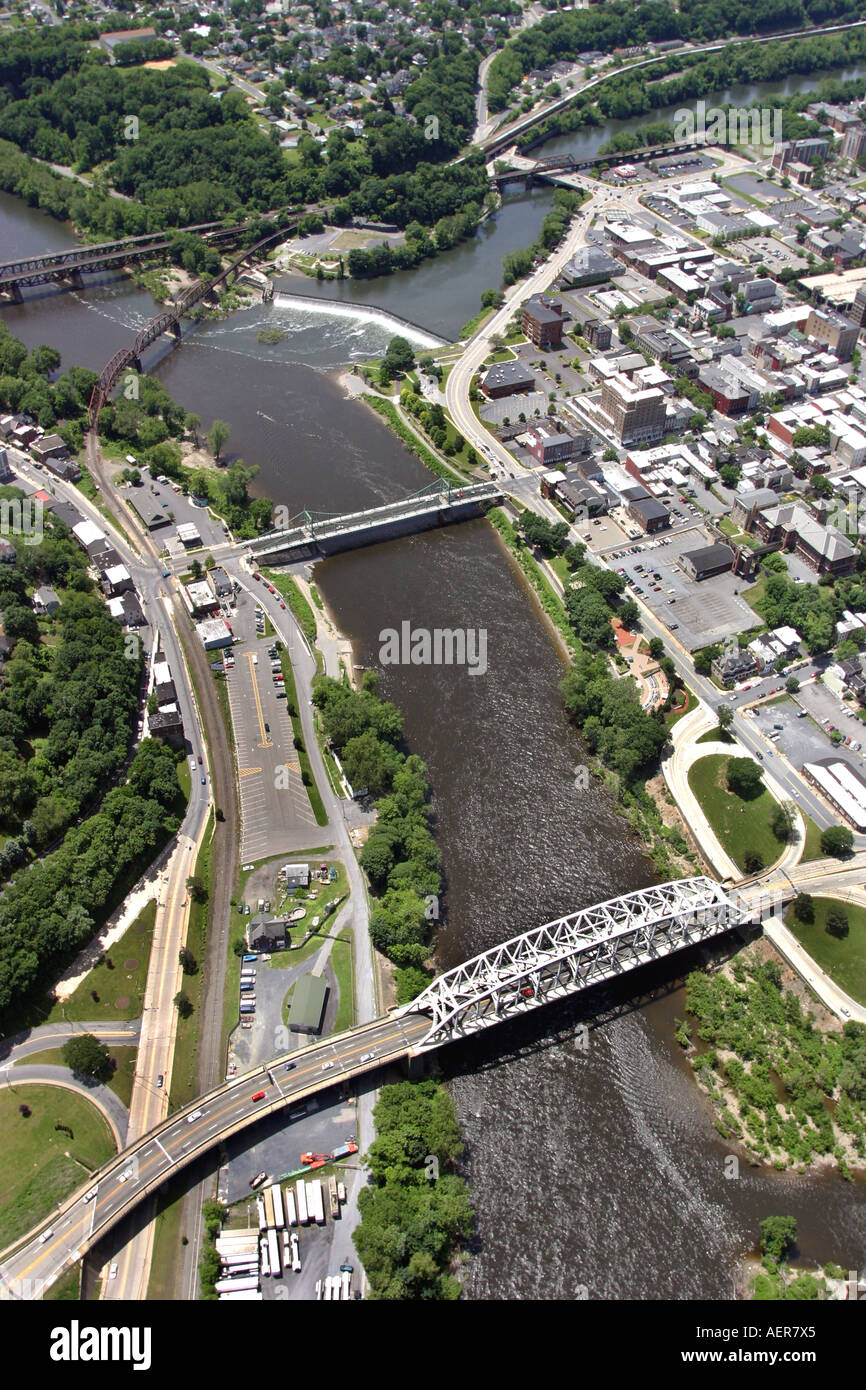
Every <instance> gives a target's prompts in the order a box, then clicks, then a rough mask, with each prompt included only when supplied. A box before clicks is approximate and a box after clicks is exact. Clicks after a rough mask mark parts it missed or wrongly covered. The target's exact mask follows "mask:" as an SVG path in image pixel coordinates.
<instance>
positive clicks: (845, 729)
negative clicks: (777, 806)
mask: <svg viewBox="0 0 866 1390" xmlns="http://www.w3.org/2000/svg"><path fill="white" fill-rule="evenodd" d="M793 703H794V702H793V701H791V702H787V701H786V703H785V704H784V705H777V706H774V707H773V708H774V709H780V710H782V711H783V714H782V715H780V716H777V718H780V719H781V720H782V721H783V722H784V723H785V730H784V732H783V733H781V734H780V736H779V745H780V747H781V748H782V749H783V751H784V752H785V754H786V756H787V757H789V758H790V760H791V762H792V763H793V764H794V766H795V767H798V768H799V767H802V766H803V763H808V762H815V761H816V760H818V759H819V758H828V757H830V756H831V755H833V756H838V758H839V761H840V762H844V763H848V764H849V765H850V766H851V768H852V769H853V770H854V771H856V772H857V773H858V774H859V775H860V776H861V777H862V775H863V772H864V761H866V759H864V749H862V748H861V749H859V750H858V749H855V748H854V744H855V743H862V744H864V745H866V729H864V727H863V724H862V722H861V721H860V720H859V719H858V718H857V716H856V714H855V713H854V712H853V711H851V710H850V708H849V706H847V705H844V704H843V703H842V701H841V700H839V699H838V698H837V697H836V696H835V695H834V694H833V692H832V690H828V689H827V687H826V685H823V684H821V683H820V682H812V683H811V684H810V685H804V686H801V688H800V690H799V691H798V692H797V696H796V703H797V705H798V706H800V707H801V708H803V709H804V710H806V711H808V714H809V718H808V719H797V717H796V710H794V711H793V713H792V714H791V715H790V718H789V717H788V706H789V704H790V705H793ZM825 719H826V720H827V721H828V723H827V724H825V723H824V722H823V721H824V720H825ZM761 722H762V724H763V722H764V721H761ZM831 724H833V725H835V726H836V728H837V729H838V730H839V732H840V733H841V734H842V735H843V738H850V740H851V742H850V744H848V745H845V744H842V745H840V746H839V747H835V746H834V744H833V742H832V740H831V738H830V733H829V726H830V725H831Z"/></svg>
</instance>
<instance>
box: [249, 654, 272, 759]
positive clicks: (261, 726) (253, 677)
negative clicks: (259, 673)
mask: <svg viewBox="0 0 866 1390" xmlns="http://www.w3.org/2000/svg"><path fill="white" fill-rule="evenodd" d="M247 661H248V662H249V663H250V679H251V680H252V683H253V698H254V699H255V702H256V710H257V712H258V716H259V732H260V733H261V736H262V741H261V743H260V744H259V747H260V748H271V747H272V744H271V740H270V739H269V738H268V736H267V734H266V733H265V716H264V715H263V714H262V700H261V696H260V695H259V683H258V681H257V680H256V666H255V660H254V653H253V652H247Z"/></svg>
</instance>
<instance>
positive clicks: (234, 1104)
mask: <svg viewBox="0 0 866 1390" xmlns="http://www.w3.org/2000/svg"><path fill="white" fill-rule="evenodd" d="M760 912H761V908H760V903H759V904H757V905H755V906H749V905H748V904H746V903H745V902H744V900H743V899H742V898H740V897H737V896H735V895H729V894H728V893H727V892H726V891H725V889H724V888H722V887H721V886H720V885H719V884H718V883H716V882H714V880H713V879H710V878H705V877H697V878H688V879H681V880H679V881H677V882H674V883H664V884H660V885H659V886H658V887H655V888H645V889H641V890H640V891H639V892H636V893H627V894H626V895H625V896H624V897H620V898H612V899H610V901H608V902H603V903H598V904H597V905H596V906H594V907H588V908H583V909H582V910H581V911H580V912H573V913H570V914H569V915H568V916H566V917H560V918H559V919H558V920H557V921H555V922H548V923H546V924H545V925H544V926H542V927H535V928H533V929H532V930H531V931H528V932H525V933H523V935H521V936H516V937H514V938H513V939H512V940H510V941H506V942H503V943H502V945H500V946H496V947H494V948H493V950H490V951H485V952H483V953H482V954H481V955H478V956H475V957H474V958H473V959H472V960H468V961H466V962H465V963H464V964H463V965H460V966H458V967H457V968H456V969H455V970H449V971H446V973H445V974H444V975H440V976H439V978H438V979H436V980H434V981H433V982H432V984H431V985H430V986H429V987H428V988H427V989H426V990H425V991H424V992H423V994H421V995H419V996H418V998H417V999H415V1000H413V1001H412V1003H411V1004H407V1005H405V1006H404V1007H403V1008H401V1009H397V1010H395V1011H393V1012H392V1013H391V1014H389V1015H387V1016H386V1017H384V1018H379V1019H375V1020H374V1021H373V1022H372V1023H364V1024H360V1025H358V1026H357V1027H355V1028H353V1029H351V1030H350V1031H349V1032H347V1033H341V1034H338V1035H337V1036H335V1037H331V1038H326V1039H323V1040H322V1041H320V1042H315V1043H312V1044H310V1045H309V1046H307V1047H302V1048H299V1049H296V1050H294V1051H292V1052H288V1053H285V1054H283V1055H282V1056H279V1057H275V1058H274V1059H273V1060H272V1061H270V1062H268V1063H267V1064H266V1065H265V1066H259V1067H256V1068H254V1069H253V1070H252V1071H248V1072H245V1073H243V1074H242V1075H240V1076H234V1077H232V1078H231V1079H230V1080H228V1081H226V1082H223V1083H222V1084H221V1085H219V1086H216V1087H214V1089H213V1090H212V1091H209V1092H208V1093H207V1094H206V1095H203V1096H199V1097H198V1099H197V1100H194V1101H192V1102H191V1103H190V1104H189V1105H187V1106H185V1107H184V1108H183V1109H182V1110H178V1111H176V1112H175V1113H174V1114H172V1115H169V1116H168V1118H167V1119H165V1120H163V1121H162V1122H161V1123H160V1124H158V1125H157V1126H156V1127H155V1128H154V1129H152V1130H151V1131H150V1132H149V1133H148V1134H145V1135H143V1136H142V1137H141V1138H140V1139H138V1140H137V1141H136V1142H135V1143H133V1144H131V1145H129V1147H128V1148H126V1149H125V1150H124V1151H123V1153H121V1154H118V1155H117V1156H116V1157H115V1158H113V1159H112V1160H111V1161H110V1162H109V1163H106V1164H105V1165H103V1167H102V1168H100V1169H99V1170H98V1171H97V1172H95V1173H93V1174H92V1175H91V1176H90V1178H89V1179H88V1181H87V1183H86V1184H85V1186H84V1187H82V1188H80V1189H79V1190H78V1191H77V1192H75V1193H73V1194H72V1195H71V1196H70V1197H68V1198H67V1199H66V1201H65V1202H63V1203H61V1205H60V1207H59V1208H58V1209H57V1210H56V1211H54V1212H53V1213H52V1215H51V1216H50V1217H49V1218H48V1219H47V1220H45V1221H43V1222H42V1223H41V1225H40V1226H38V1227H36V1228H35V1229H34V1230H32V1231H31V1232H30V1233H29V1235H28V1236H27V1237H25V1238H24V1240H23V1241H19V1242H17V1243H16V1244H15V1245H14V1246H10V1247H9V1248H7V1249H6V1250H4V1251H2V1252H0V1260H2V1264H0V1298H25V1299H26V1298H38V1297H41V1295H42V1292H44V1290H45V1289H46V1288H47V1287H49V1286H50V1284H52V1283H53V1282H54V1280H55V1279H57V1278H58V1277H59V1276H60V1275H61V1274H62V1273H63V1272H64V1270H66V1269H68V1268H69V1267H70V1265H72V1264H74V1263H76V1262H77V1261H78V1260H79V1259H81V1257H82V1255H83V1254H84V1253H85V1252H86V1251H87V1250H88V1249H89V1248H90V1247H91V1246H92V1245H93V1244H94V1243H95V1242H96V1241H98V1240H100V1239H101V1238H102V1237H103V1236H104V1235H105V1234H106V1232H107V1231H109V1230H110V1229H111V1228H112V1227H113V1226H114V1225H115V1224H116V1223H117V1222H118V1221H120V1220H121V1219H122V1218H123V1217H124V1216H126V1215H127V1214H128V1213H129V1211H130V1210H131V1209H132V1208H133V1207H134V1206H136V1205H137V1204H138V1203H139V1202H140V1201H142V1200H143V1199H144V1198H145V1197H146V1196H148V1195H149V1194H150V1193H152V1192H154V1191H156V1189H157V1188H159V1187H160V1186H161V1184H162V1183H163V1182H164V1181H165V1179H166V1178H167V1177H169V1176H170V1175H172V1174H174V1173H175V1172H177V1171H178V1170H179V1169H180V1168H182V1167H183V1166H185V1165H186V1164H188V1163H190V1162H192V1160H193V1159H195V1158H197V1157H199V1156H200V1155H201V1154H203V1153H205V1152H207V1151H208V1150H209V1149H212V1148H214V1147H215V1146H216V1145H218V1144H220V1143H223V1142H224V1141H225V1140H226V1139H228V1138H229V1137H230V1136H231V1135H233V1134H236V1133H238V1132H239V1131H241V1130H243V1129H245V1128H247V1127H248V1126H249V1125H252V1124H254V1123H255V1122H256V1121H257V1120H260V1119H263V1118H265V1117H266V1116H270V1115H274V1114H277V1113H278V1112H285V1111H287V1112H288V1118H289V1119H290V1120H291V1119H293V1118H296V1117H297V1116H298V1114H305V1113H306V1111H305V1110H303V1109H302V1110H300V1112H298V1110H297V1109H296V1107H298V1106H299V1104H300V1103H301V1102H303V1101H304V1100H306V1099H308V1098H309V1097H311V1096H314V1095H317V1094H318V1093H319V1092H321V1091H323V1090H326V1089H328V1088H330V1087H332V1086H334V1085H335V1084H338V1083H341V1084H343V1085H344V1086H347V1085H348V1084H349V1083H350V1082H351V1081H352V1080H353V1079H354V1078H355V1077H358V1076H362V1075H364V1074H365V1073H367V1072H371V1071H374V1070H377V1069H378V1068H380V1067H382V1066H383V1065H384V1064H385V1063H390V1062H395V1061H399V1060H400V1059H401V1058H410V1057H413V1056H418V1055H420V1054H422V1053H425V1052H428V1051H430V1050H431V1049H432V1048H435V1047H439V1046H441V1045H443V1044H445V1043H448V1042H452V1041H456V1040H459V1039H461V1038H468V1037H471V1036H473V1035H474V1034H476V1033H479V1032H482V1031H483V1030H484V1029H486V1028H491V1027H494V1026H495V1025H496V1024H498V1023H501V1022H504V1021H505V1020H506V1019H514V1018H517V1017H519V1016H520V1015H521V1014H525V1013H528V1012H530V1011H532V1010H535V1009H539V1008H541V1007H542V1006H543V1005H545V1004H548V1003H552V1002H554V1001H556V1000H561V999H564V998H567V997H568V996H570V995H578V994H580V993H581V991H583V990H585V989H588V988H590V987H591V986H592V985H596V984H600V983H602V982H604V981H607V980H612V979H619V978H620V977H622V976H623V975H625V974H627V973H628V972H629V971H631V970H635V969H637V968H638V967H639V966H641V965H646V964H649V963H650V962H652V961H658V960H663V959H664V958H665V957H666V956H670V955H675V954H676V953H677V952H678V951H681V950H683V949H685V948H686V947H688V946H694V945H697V944H699V943H701V942H706V941H710V940H712V939H713V938H714V937H717V936H720V935H722V934H723V933H724V932H726V931H730V930H731V929H732V928H735V927H737V926H739V925H740V924H741V923H745V922H748V921H751V920H753V918H755V917H758V918H760ZM288 1063H291V1070H289V1071H287V1070H286V1066H287V1064H288Z"/></svg>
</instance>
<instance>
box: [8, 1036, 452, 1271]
mask: <svg viewBox="0 0 866 1390" xmlns="http://www.w3.org/2000/svg"><path fill="white" fill-rule="evenodd" d="M429 1027H430V1019H429V1018H428V1017H427V1016H426V1015H423V1014H421V1015H415V1014H407V1015H406V1016H405V1017H401V1018H396V1017H391V1018H384V1019H380V1020H378V1021H377V1022H375V1023H372V1024H368V1025H366V1026H363V1027H362V1028H360V1029H355V1030H353V1031H352V1032H350V1033H343V1034H340V1035H339V1036H338V1037H336V1038H332V1039H325V1040H324V1041H322V1042H319V1043H315V1044H313V1045H311V1046H310V1047H309V1048H308V1049H305V1050H304V1052H303V1053H302V1054H301V1055H300V1056H299V1055H298V1054H297V1053H295V1054H290V1055H289V1056H288V1057H287V1058H285V1059H284V1060H278V1061H277V1062H275V1063H274V1065H273V1067H272V1068H271V1069H270V1070H269V1071H268V1070H263V1069H261V1068H257V1069H256V1070H254V1071H252V1072H248V1073H244V1074H243V1075H241V1076H238V1077H234V1078H233V1079H232V1080H231V1081H229V1082H224V1083H223V1084H222V1085H221V1086H219V1087H218V1088H217V1089H216V1090H215V1091H212V1092H211V1093H210V1094H209V1095H208V1096H206V1097H202V1098H200V1099H199V1100H198V1101H197V1102H194V1103H193V1104H192V1105H190V1106H187V1107H186V1108H185V1109H184V1110H183V1111H180V1112H178V1113H177V1114H176V1115H174V1116H171V1117H170V1118H169V1119H168V1120H166V1121H164V1122H163V1123H162V1125H160V1126H159V1127H158V1129H157V1130H156V1131H152V1132H151V1133H150V1134H149V1135H146V1136H145V1137H144V1138H143V1139H141V1140H139V1141H138V1143H137V1144H136V1145H134V1146H133V1147H132V1148H131V1149H130V1150H127V1151H126V1152H125V1153H124V1154H122V1155H121V1156H120V1157H119V1158H118V1159H115V1160H113V1161H112V1163H111V1164H109V1165H107V1166H106V1168H104V1169H103V1170H102V1171H101V1176H100V1177H99V1178H98V1180H97V1182H96V1183H94V1184H93V1186H92V1187H91V1188H90V1189H86V1188H82V1189H79V1191H78V1192H77V1193H75V1194H74V1195H73V1196H72V1197H71V1198H69V1199H68V1201H67V1202H66V1203H64V1204H63V1207H62V1209H61V1210H60V1211H59V1212H58V1214H57V1215H56V1216H55V1217H53V1218H51V1219H50V1220H49V1221H46V1222H43V1223H42V1225H41V1227H40V1228H39V1230H38V1232H37V1233H36V1234H35V1235H33V1236H31V1237H30V1238H29V1239H28V1240H27V1242H26V1243H25V1244H24V1245H22V1246H21V1247H20V1248H19V1249H17V1250H16V1251H15V1252H14V1253H8V1254H6V1256H5V1258H4V1259H3V1264H2V1266H0V1296H2V1297H3V1298H22V1297H23V1298H32V1297H35V1296H38V1294H37V1293H36V1292H35V1291H36V1290H38V1289H39V1287H40V1285H41V1284H43V1283H44V1284H45V1285H47V1284H50V1283H51V1282H53V1280H55V1279H56V1278H57V1277H58V1276H59V1275H60V1274H61V1273H62V1272H63V1271H64V1269H66V1268H68V1267H69V1265H71V1264H73V1263H75V1262H76V1261H77V1260H78V1259H80V1258H81V1255H82V1253H83V1252H84V1251H85V1250H86V1249H87V1248H89V1246H90V1245H91V1244H92V1243H93V1242H94V1241H95V1240H97V1239H99V1238H100V1237H101V1236H102V1235H103V1234H105V1232H106V1231H108V1230H109V1229H110V1228H111V1227H112V1226H113V1225H114V1224H115V1223H116V1222H117V1221H118V1220H120V1219H122V1218H123V1217H124V1216H125V1215H126V1213H127V1212H128V1211H129V1210H130V1209H131V1208H132V1207H133V1206H134V1205H135V1204H136V1203H137V1202H139V1201H141V1200H142V1199H143V1198H144V1197H145V1196H146V1195H147V1194H148V1193H150V1192H151V1191H153V1190H154V1189H155V1188H156V1187H157V1186H158V1185H159V1183H161V1182H162V1181H163V1179H164V1178H166V1177H167V1176H168V1175H169V1174H170V1173H171V1172H172V1171H175V1170H177V1169H179V1168H180V1167H182V1166H183V1165H184V1164H185V1163H187V1162H189V1161H190V1160H191V1159H193V1158H194V1157H196V1156H197V1155H198V1154H200V1153H202V1152H203V1151H206V1150H208V1149H210V1148H212V1147H213V1146H214V1145H215V1144H217V1143H218V1142H219V1141H220V1140H221V1139H222V1138H225V1137H226V1136H228V1135H229V1134H232V1133H234V1132H236V1131H237V1130H239V1129H243V1128H244V1127H245V1126H247V1125H250V1124H254V1123H255V1122H256V1120H257V1119H258V1118H259V1117H260V1116H263V1115H269V1114H272V1113H273V1112H274V1111H275V1110H278V1109H281V1108H283V1107H286V1106H290V1105H291V1104H292V1102H293V1101H294V1100H296V1099H297V1100H299V1099H301V1098H302V1097H303V1096H305V1095H306V1094H309V1093H314V1092H316V1091H319V1090H322V1089H324V1088H326V1087H330V1085H332V1084H334V1083H337V1082H340V1081H341V1080H344V1079H346V1078H347V1077H350V1076H355V1075H360V1074H363V1073H365V1072H367V1071H371V1070H374V1069H376V1068H377V1067H380V1066H381V1065H382V1064H383V1063H384V1062H387V1061H389V1060H394V1059H396V1058H399V1057H402V1056H405V1055H406V1054H407V1053H408V1052H409V1051H410V1050H411V1048H412V1046H413V1045H414V1044H415V1043H417V1042H418V1041H420V1039H421V1037H422V1036H423V1035H424V1033H426V1032H427V1031H428V1029H429ZM286 1062H290V1063H294V1065H293V1067H292V1070H290V1071H285V1070H284V1065H285V1063H286ZM261 1093H263V1095H262V1094H261ZM260 1095H261V1098H260V1099H255V1098H254V1097H257V1096H260ZM93 1187H95V1188H96V1192H95V1195H93V1196H92V1197H91V1200H90V1201H89V1202H88V1201H86V1200H85V1199H86V1196H87V1195H88V1192H92V1191H93ZM112 1282H113V1281H112Z"/></svg>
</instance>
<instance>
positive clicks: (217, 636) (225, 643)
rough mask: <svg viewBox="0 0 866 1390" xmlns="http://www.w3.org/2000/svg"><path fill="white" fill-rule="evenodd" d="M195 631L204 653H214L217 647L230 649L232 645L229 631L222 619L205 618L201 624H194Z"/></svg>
mask: <svg viewBox="0 0 866 1390" xmlns="http://www.w3.org/2000/svg"><path fill="white" fill-rule="evenodd" d="M195 630H196V634H197V636H198V638H199V641H200V642H201V644H202V646H203V647H204V649H205V651H206V652H210V651H214V650H215V648H217V647H230V646H231V644H232V634H231V631H230V629H229V627H228V624H227V623H224V622H223V620H222V618H206V619H205V621H204V622H203V623H196V625H195Z"/></svg>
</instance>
